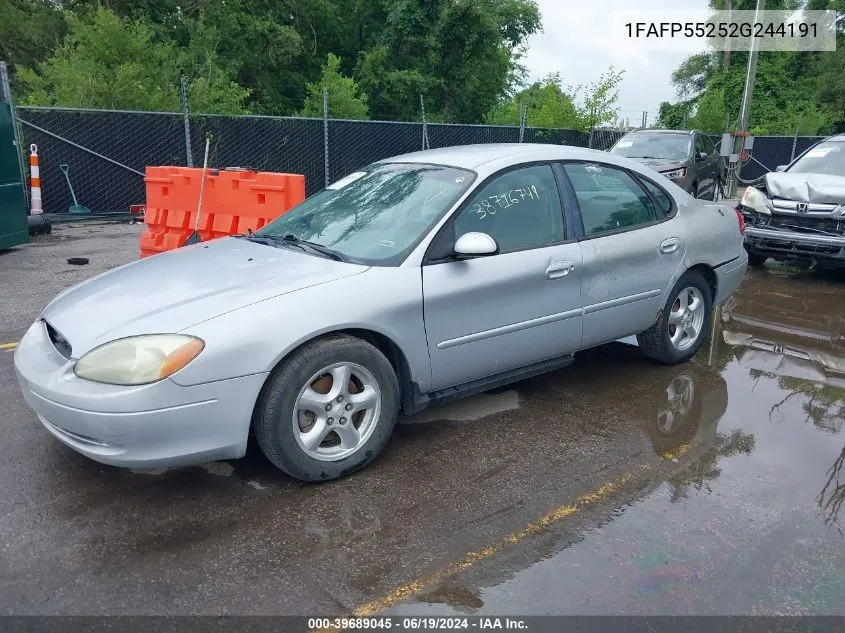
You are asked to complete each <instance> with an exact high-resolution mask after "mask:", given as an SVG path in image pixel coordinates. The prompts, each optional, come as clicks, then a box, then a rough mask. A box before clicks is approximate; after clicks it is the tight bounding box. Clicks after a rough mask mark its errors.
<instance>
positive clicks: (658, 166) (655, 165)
mask: <svg viewBox="0 0 845 633" xmlns="http://www.w3.org/2000/svg"><path fill="white" fill-rule="evenodd" d="M632 160H635V161H637V162H638V163H642V164H643V165H645V166H647V167H651V168H652V169H653V170H654V171H671V170H673V169H679V168H680V167H683V166H684V164H685V162H686V161H682V160H667V159H665V158H634V159H632Z"/></svg>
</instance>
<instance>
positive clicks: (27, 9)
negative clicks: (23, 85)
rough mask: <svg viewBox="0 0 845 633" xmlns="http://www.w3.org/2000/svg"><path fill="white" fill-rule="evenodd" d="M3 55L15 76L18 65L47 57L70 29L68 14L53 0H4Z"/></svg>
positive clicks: (0, 42)
mask: <svg viewBox="0 0 845 633" xmlns="http://www.w3.org/2000/svg"><path fill="white" fill-rule="evenodd" d="M0 16H2V19H0V59H2V60H4V61H6V62H8V64H9V71H10V72H11V74H12V80H13V81H15V79H16V78H17V76H16V74H15V71H16V67H17V66H19V65H20V66H23V67H30V68H31V67H34V66H35V65H36V64H38V63H39V62H42V61H44V59H46V58H47V56H48V55H49V54H50V51H52V50H53V49H54V48H55V47H57V46H58V45H59V44H60V43H61V41H62V39H63V38H64V36H65V34H66V33H67V24H66V23H65V15H64V13H63V12H62V11H60V10H59V9H58V7H57V5H56V3H55V2H51V1H50V0H0Z"/></svg>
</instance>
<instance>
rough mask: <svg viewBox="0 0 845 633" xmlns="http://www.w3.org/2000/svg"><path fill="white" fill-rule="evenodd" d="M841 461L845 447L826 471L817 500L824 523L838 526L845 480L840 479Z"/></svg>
mask: <svg viewBox="0 0 845 633" xmlns="http://www.w3.org/2000/svg"><path fill="white" fill-rule="evenodd" d="M843 463H845V447H843V448H842V452H841V453H840V454H839V457H837V458H836V461H835V462H833V466H831V467H830V470H828V471H827V481H826V482H825V484H824V488H822V491H821V493H819V499H818V502H819V507H820V508H821V509H822V512H823V513H824V522H825V525H834V524H836V525H837V527H838V523H839V511H840V510H841V509H842V503H843V502H845V482H843V481H841V480H840V476H841V475H842V465H843ZM840 532H841V530H840Z"/></svg>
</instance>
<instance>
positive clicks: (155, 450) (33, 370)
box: [15, 322, 266, 468]
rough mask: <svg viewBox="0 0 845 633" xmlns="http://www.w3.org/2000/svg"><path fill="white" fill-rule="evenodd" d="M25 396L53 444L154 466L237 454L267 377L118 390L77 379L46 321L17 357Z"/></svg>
mask: <svg viewBox="0 0 845 633" xmlns="http://www.w3.org/2000/svg"><path fill="white" fill-rule="evenodd" d="M15 370H16V373H17V376H18V380H19V382H20V385H21V389H22V390H23V395H24V398H25V399H26V401H27V403H28V404H29V406H30V407H31V408H32V409H33V411H35V413H36V414H37V416H38V419H39V420H40V421H41V423H42V424H43V425H44V427H45V428H46V429H47V430H48V431H49V432H50V433H51V434H52V435H53V436H55V437H56V438H57V439H59V440H60V441H61V442H63V443H64V444H66V445H68V446H70V447H71V448H73V449H74V450H76V451H78V452H79V453H82V454H83V455H85V456H87V457H89V458H91V459H94V460H96V461H99V462H102V463H105V464H110V465H113V466H125V467H131V468H154V467H162V466H181V465H188V464H196V463H200V462H205V461H213V460H218V459H232V458H237V457H242V456H243V455H244V453H245V452H246V443H247V437H248V434H249V425H250V420H251V417H252V410H253V406H254V405H255V401H256V399H257V397H258V393H259V391H260V389H261V386H262V385H263V383H264V379H265V378H266V374H255V375H252V376H242V377H240V378H233V379H230V380H221V381H217V382H213V383H205V384H201V385H194V386H191V387H183V386H180V385H177V384H176V383H175V382H173V381H172V380H169V379H165V380H161V381H159V382H156V383H152V384H149V385H141V386H136V387H123V386H117V385H104V384H100V383H95V382H91V381H88V380H84V379H81V378H78V377H77V376H76V375H75V374H74V373H73V362H72V361H68V360H67V359H66V358H64V357H63V356H61V354H59V353H58V352H57V350H56V348H55V347H53V345H52V343H51V341H50V339H49V338H48V337H47V335H46V332H45V328H44V325H43V323H40V322H38V323H36V324H34V325H33V326H32V327H31V328H30V329H29V331H28V332H27V333H26V335H25V336H24V337H23V339H22V340H21V342H20V343H19V344H18V348H17V350H16V352H15Z"/></svg>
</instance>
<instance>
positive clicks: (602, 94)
mask: <svg viewBox="0 0 845 633" xmlns="http://www.w3.org/2000/svg"><path fill="white" fill-rule="evenodd" d="M622 74H623V73H622V71H618V70H616V69H614V68H613V67H611V68H610V69H609V70H608V71H607V72H606V73H604V74H603V75H601V77H599V79H598V80H597V81H595V82H594V83H592V84H590V85H588V86H576V87H574V88H571V89H569V90H567V89H565V88H564V87H563V82H562V80H561V77H560V75H559V74H558V73H552V74H551V75H549V76H547V77H545V78H544V79H543V80H542V81H536V82H534V83H533V84H531V85H530V86H528V87H527V88H525V89H524V90H521V91H520V92H518V93H516V94H515V95H514V96H512V97H510V98H508V99H505V100H504V101H502V102H501V103H499V104H498V105H496V106H494V107H493V108H492V109H491V110H490V112H488V114H487V116H486V117H485V119H486V121H487V122H488V123H493V124H498V125H519V108H520V105H524V107H525V108H526V123H527V124H528V125H530V126H532V127H568V128H575V129H579V130H583V131H587V130H589V129H590V128H592V127H597V126H599V125H602V124H605V123H610V122H612V121H613V120H614V119H615V118H616V115H617V114H618V112H619V109H618V105H617V102H618V100H619V91H618V88H617V87H618V85H619V82H620V81H621V80H622Z"/></svg>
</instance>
